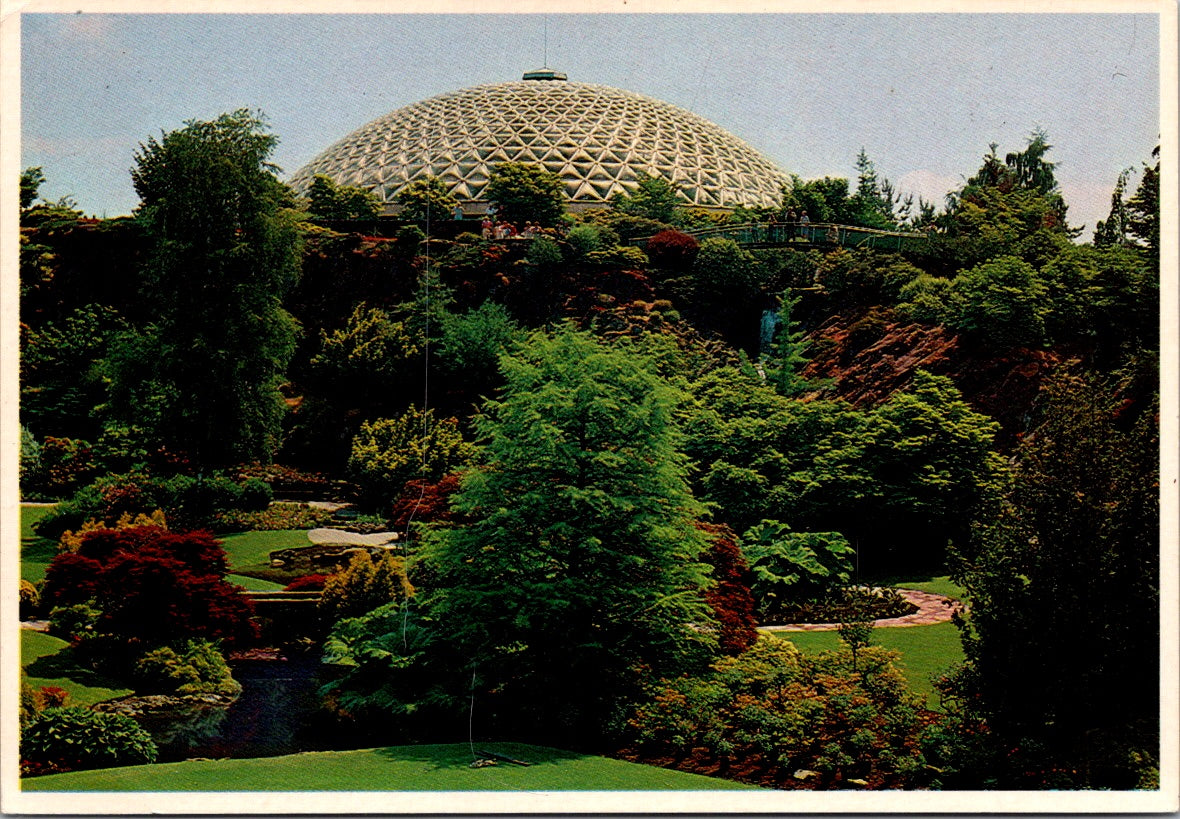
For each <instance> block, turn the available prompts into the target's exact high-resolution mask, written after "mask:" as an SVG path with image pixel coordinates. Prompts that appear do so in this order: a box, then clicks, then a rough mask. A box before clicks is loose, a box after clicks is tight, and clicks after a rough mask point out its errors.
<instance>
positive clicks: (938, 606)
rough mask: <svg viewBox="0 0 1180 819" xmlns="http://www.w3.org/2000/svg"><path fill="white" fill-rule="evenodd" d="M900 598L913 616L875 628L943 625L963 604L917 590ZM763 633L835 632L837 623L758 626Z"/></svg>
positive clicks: (890, 619)
mask: <svg viewBox="0 0 1180 819" xmlns="http://www.w3.org/2000/svg"><path fill="white" fill-rule="evenodd" d="M897 591H898V592H899V593H900V594H901V596H902V597H904V598H905V599H906V600H908V601H909V602H911V603H913V604H914V605H915V606H917V607H918V610H917V611H915V612H914V613H913V614H907V615H904V616H902V617H886V618H884V619H881V620H874V621H873V626H874V627H876V628H898V627H902V628H904V627H907V626H930V625H934V624H935V623H945V622H946V621H948V620H950V619H951V617H953V616H954V613H955V612H956V611H959V610H960V609H961V608H962V607H963V604H962V603H961V602H959V601H958V600H955V599H953V598H950V597H944V596H943V595H941V594H934V593H933V592H925V591H918V590H917V589H898V590H897ZM759 628H760V629H761V630H763V631H835V630H836V629H838V628H840V624H839V623H792V624H790V625H785V626H759Z"/></svg>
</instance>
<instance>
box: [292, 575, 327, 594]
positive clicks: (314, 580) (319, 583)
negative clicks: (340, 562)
mask: <svg viewBox="0 0 1180 819" xmlns="http://www.w3.org/2000/svg"><path fill="white" fill-rule="evenodd" d="M329 577H330V575H326V574H305V575H304V576H303V577H297V578H295V579H294V580H292V581H291V582H290V583H288V584H287V585H286V586H284V587H283V591H323V590H324V585H325V584H326V583H327V582H328V579H329Z"/></svg>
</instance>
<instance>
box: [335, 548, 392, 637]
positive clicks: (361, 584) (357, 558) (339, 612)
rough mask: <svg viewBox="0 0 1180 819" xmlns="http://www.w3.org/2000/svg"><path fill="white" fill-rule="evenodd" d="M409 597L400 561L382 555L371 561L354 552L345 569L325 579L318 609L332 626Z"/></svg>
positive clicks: (364, 553) (368, 556)
mask: <svg viewBox="0 0 1180 819" xmlns="http://www.w3.org/2000/svg"><path fill="white" fill-rule="evenodd" d="M413 594H414V587H413V586H411V585H410V581H409V580H408V579H407V578H406V570H405V561H404V560H403V559H402V558H400V557H395V556H394V555H392V554H389V553H386V554H384V555H382V556H381V557H380V558H379V559H377V560H376V561H374V560H373V558H372V557H371V556H370V555H369V553H368V552H358V553H356V554H355V555H354V556H353V558H352V562H351V563H349V565H348V568H346V569H344V570H343V571H341V572H337V573H336V574H334V575H332V577H330V578H329V579H328V582H327V583H326V584H325V586H324V595H323V597H321V598H320V604H319V608H320V612H321V613H322V614H323V616H324V618H325V619H326V620H327V621H328V622H330V623H335V622H338V621H340V620H343V619H345V618H348V617H359V616H361V615H362V614H367V613H368V612H370V611H372V610H373V609H375V608H378V607H379V606H383V605H385V604H387V603H395V602H398V601H402V600H405V599H406V598H409V597H412V596H413Z"/></svg>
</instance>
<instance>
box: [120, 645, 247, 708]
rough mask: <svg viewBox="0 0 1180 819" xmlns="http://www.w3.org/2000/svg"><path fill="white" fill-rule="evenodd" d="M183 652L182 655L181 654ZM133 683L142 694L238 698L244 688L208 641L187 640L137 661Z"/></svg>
mask: <svg viewBox="0 0 1180 819" xmlns="http://www.w3.org/2000/svg"><path fill="white" fill-rule="evenodd" d="M177 648H179V651H178V650H177ZM133 679H134V681H135V690H136V691H137V692H138V693H140V694H179V695H181V696H186V695H190V694H218V695H221V696H227V697H236V696H237V695H238V694H240V693H241V691H242V686H241V685H240V684H239V683H238V682H237V680H235V679H234V678H233V675H232V674H231V673H230V669H229V665H227V664H226V662H225V657H223V656H222V654H221V652H220V651H218V650H217V646H216V645H214V644H213V643H211V642H209V641H208V640H186V641H184V642H183V643H180V644H179V645H178V646H177V647H176V648H174V647H173V646H161V647H160V648H156V649H152V650H151V651H149V652H147V653H146V654H144V655H143V656H142V657H140V658H139V660H137V661H136V663H135V667H134V671H133Z"/></svg>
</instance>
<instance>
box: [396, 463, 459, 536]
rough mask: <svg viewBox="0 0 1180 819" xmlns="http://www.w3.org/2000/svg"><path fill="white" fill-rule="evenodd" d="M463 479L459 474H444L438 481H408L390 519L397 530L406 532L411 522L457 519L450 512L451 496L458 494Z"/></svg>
mask: <svg viewBox="0 0 1180 819" xmlns="http://www.w3.org/2000/svg"><path fill="white" fill-rule="evenodd" d="M461 482H462V476H461V475H460V473H458V472H451V473H449V474H447V475H443V476H442V478H440V479H439V480H438V481H436V482H433V483H432V482H430V481H423V480H420V479H417V478H416V479H414V480H412V481H407V482H406V488H405V490H403V491H402V494H401V497H399V498H398V499H397V500H396V501H394V503H393V514H392V515H391V516H390V520H391V521H392V522H393V525H394V527H396V528H398V529H405V528H406V527H407V526H409V524H410V523H411V521H412V522H416V523H432V522H434V521H451V520H454V513H453V512H451V495H453V494H455V492H457V491H459V484H460V483H461Z"/></svg>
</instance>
